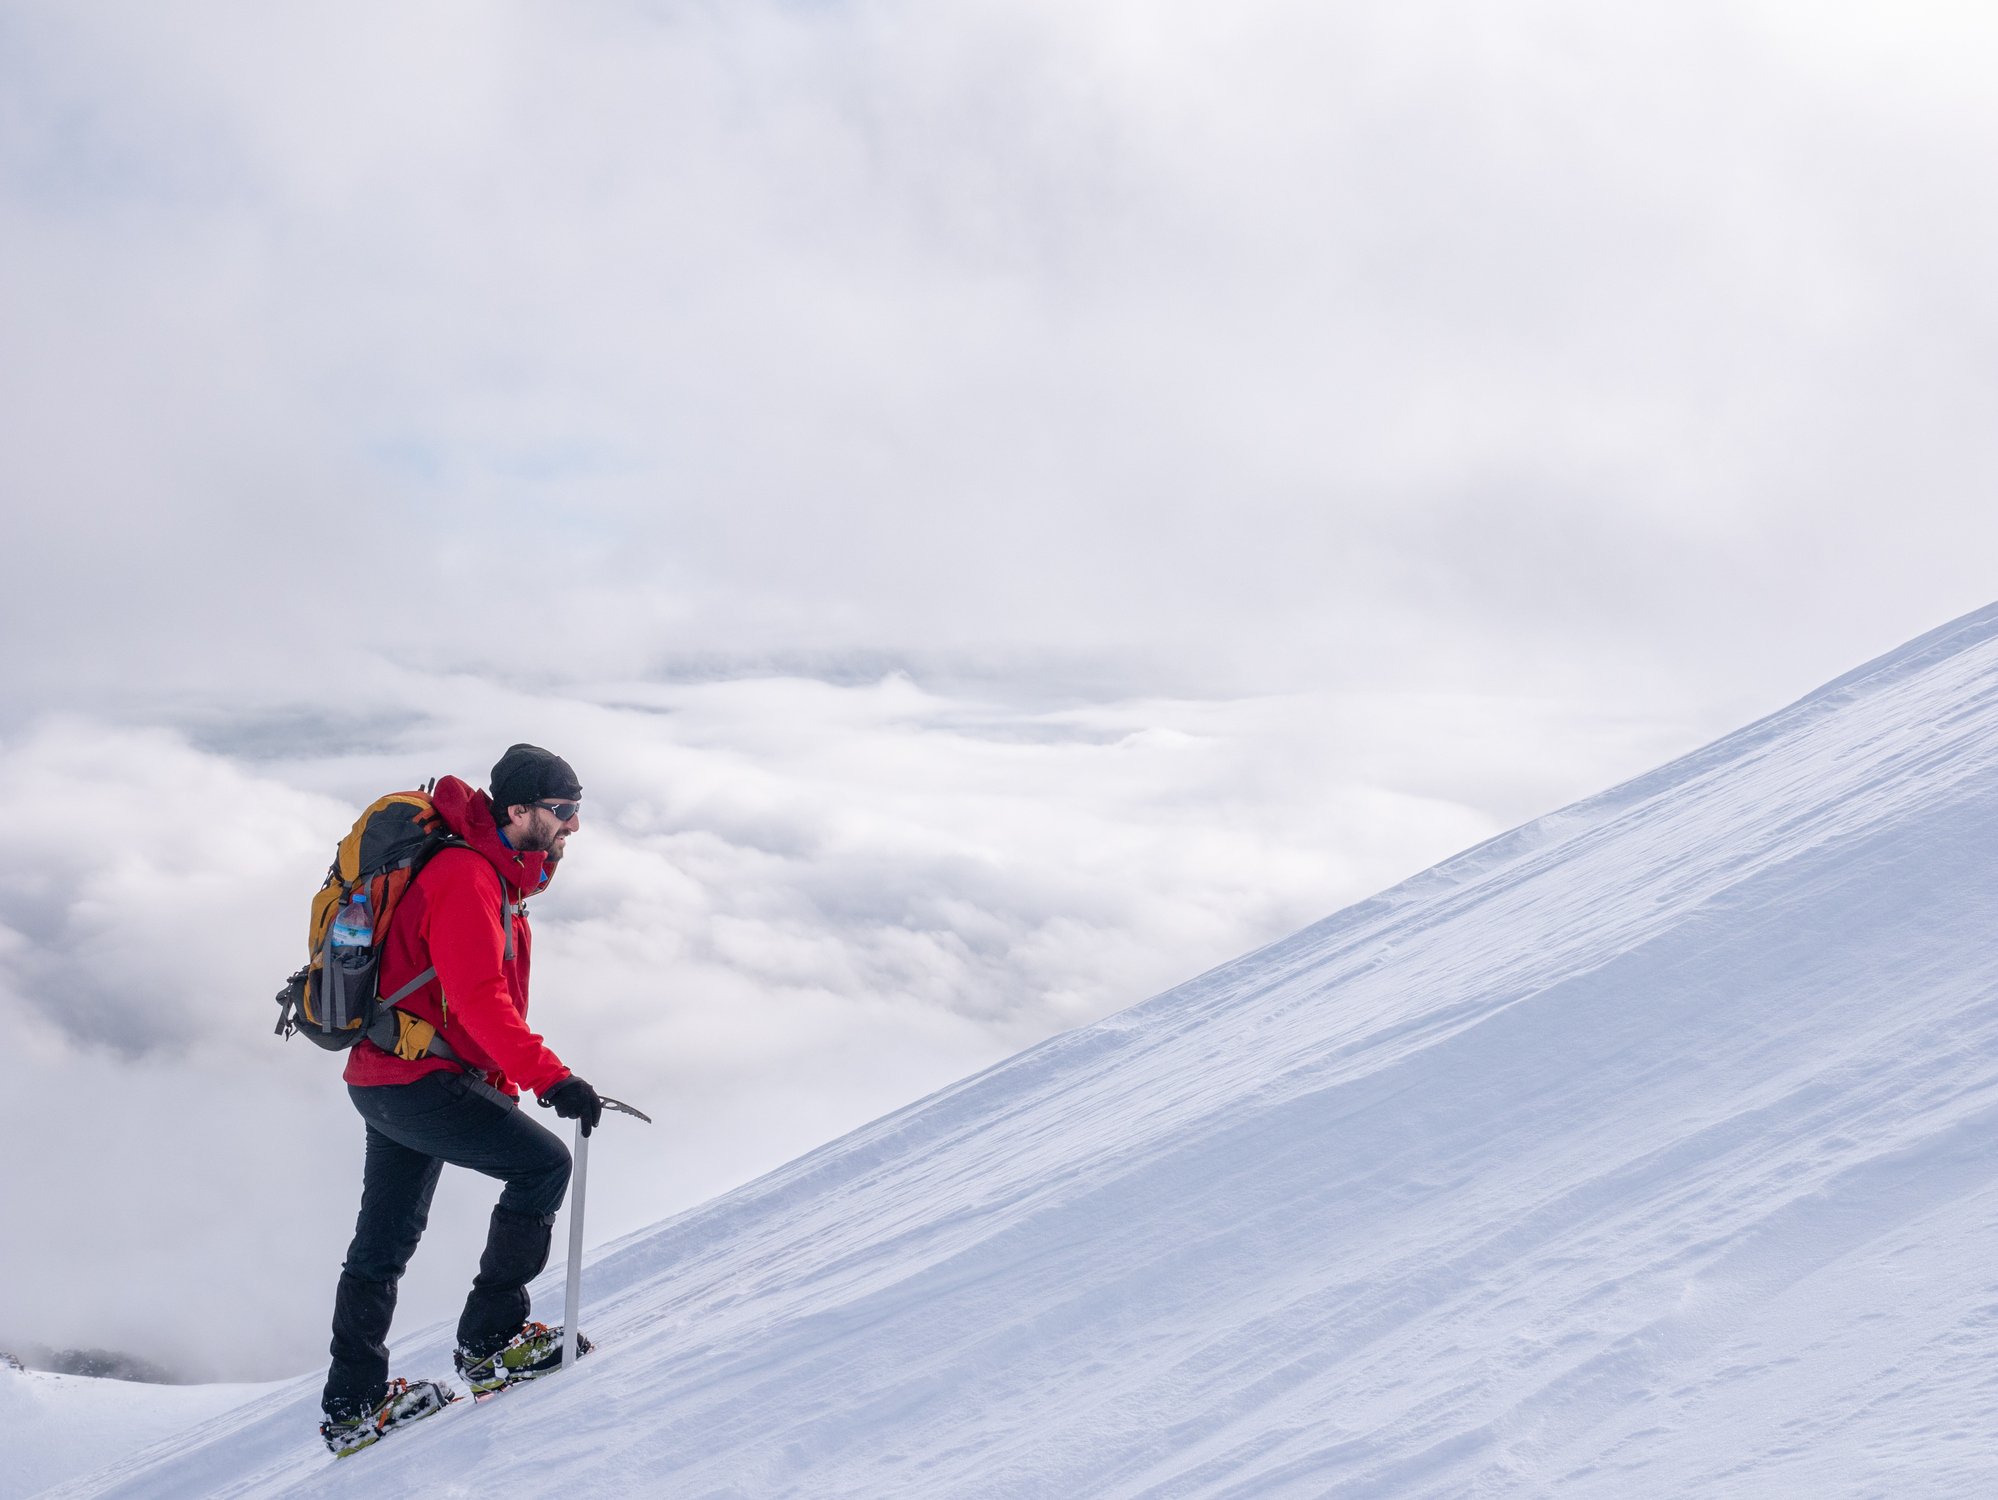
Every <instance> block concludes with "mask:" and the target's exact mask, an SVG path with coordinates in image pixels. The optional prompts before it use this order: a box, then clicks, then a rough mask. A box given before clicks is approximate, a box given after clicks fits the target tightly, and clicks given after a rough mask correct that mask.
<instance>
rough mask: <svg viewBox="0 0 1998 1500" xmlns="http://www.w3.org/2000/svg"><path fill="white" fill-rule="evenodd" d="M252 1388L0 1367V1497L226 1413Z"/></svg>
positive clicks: (4, 1499)
mask: <svg viewBox="0 0 1998 1500" xmlns="http://www.w3.org/2000/svg"><path fill="white" fill-rule="evenodd" d="M265 1389H266V1387H263V1386H257V1385H143V1384H140V1383H139V1382H137V1381H130V1380H95V1379H92V1378H91V1377H89V1376H87V1375H52V1374H49V1373H48V1372H46V1371H43V1370H15V1369H10V1368H9V1367H7V1366H6V1365H4V1364H0V1500H23V1497H25V1496H28V1495H34V1494H38V1493H40V1492H41V1491H42V1490H45V1489H47V1488H48V1487H49V1486H50V1485H52V1484H55V1483H57V1482H58V1481H60V1480H65V1479H68V1478H70V1477H72V1476H73V1475H76V1474H81V1473H86V1472H88V1471H89V1470H91V1469H96V1468H100V1467H102V1466H103V1465H104V1464H106V1463H108V1462H109V1461H110V1460H112V1459H114V1458H122V1457H123V1456H125V1455H126V1454H127V1453H130V1452H134V1451H136V1450H139V1449H142V1448H146V1447H149V1446H150V1445H152V1444H153V1443H156V1442H158V1441H159V1440H160V1439H161V1438H164V1437H166V1436H168V1435H169V1434H172V1433H178V1432H183V1431H185V1430H186V1429H187V1428H189V1427H191V1426H194V1425H197V1424H199V1423H201V1422H204V1421H206V1420H208V1419H209V1418H210V1417H213V1416H214V1415H215V1414H216V1413H218V1412H224V1411H234V1410H235V1409H236V1408H238V1407H240V1406H241V1405H242V1404H243V1403H244V1402H245V1401H247V1400H249V1399H251V1398H252V1397H254V1396H256V1395H258V1394H260V1393H262V1392H263V1391H264V1390H265Z"/></svg>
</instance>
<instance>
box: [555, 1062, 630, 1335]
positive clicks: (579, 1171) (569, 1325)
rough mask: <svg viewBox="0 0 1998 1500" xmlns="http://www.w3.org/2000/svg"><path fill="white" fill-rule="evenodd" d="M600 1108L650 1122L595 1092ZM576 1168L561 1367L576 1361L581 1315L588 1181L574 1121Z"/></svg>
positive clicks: (583, 1145) (584, 1142)
mask: <svg viewBox="0 0 1998 1500" xmlns="http://www.w3.org/2000/svg"><path fill="white" fill-rule="evenodd" d="M597 1098H598V1099H599V1100H601V1101H602V1103H603V1107H604V1108H605V1109H607V1110H616V1111H617V1112H618V1113H619V1114H625V1115H632V1116H634V1117H636V1118H638V1119H640V1120H643V1121H644V1122H645V1123H646V1124H648V1125H650V1124H651V1123H652V1116H650V1115H648V1114H646V1113H645V1111H643V1110H640V1109H633V1108H632V1107H631V1106H630V1105H629V1104H626V1103H625V1102H624V1101H623V1100H622V1099H611V1098H607V1097H606V1096H604V1095H602V1094H599V1095H598V1096H597ZM575 1159H576V1169H575V1171H574V1172H572V1173H571V1174H570V1177H569V1286H568V1290H567V1292H566V1294H565V1295H564V1296H563V1299H562V1368H563V1369H565V1370H566V1369H568V1368H569V1366H571V1365H573V1364H574V1363H575V1362H576V1324H577V1321H578V1320H579V1319H580V1318H581V1317H582V1315H583V1194H584V1192H585V1191H586V1190H587V1188H588V1187H589V1181H590V1138H589V1136H588V1135H586V1134H585V1133H584V1131H583V1122H582V1121H581V1120H578V1121H576V1150H575Z"/></svg>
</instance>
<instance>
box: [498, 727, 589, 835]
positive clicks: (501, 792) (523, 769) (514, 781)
mask: <svg viewBox="0 0 1998 1500" xmlns="http://www.w3.org/2000/svg"><path fill="white" fill-rule="evenodd" d="M486 784H487V786H488V787H489V788H490V790H489V791H488V792H487V794H486V795H487V796H489V797H491V798H492V801H493V821H495V822H497V823H504V822H505V821H506V810H507V809H508V808H509V807H513V806H515V805H517V804H523V803H528V802H539V801H540V800H541V799H542V798H544V797H554V798H556V799H558V800H560V801H564V802H567V801H571V800H573V799H575V798H577V797H580V796H582V795H583V784H582V783H581V782H580V781H578V780H576V773H575V772H574V771H572V770H570V769H569V763H568V762H567V761H566V760H564V759H562V757H561V756H559V755H557V754H556V753H555V752H554V751H552V750H543V749H542V748H541V747H540V746H539V745H509V746H507V751H506V754H504V755H502V756H501V757H500V758H499V759H498V760H497V761H496V762H494V764H493V779H492V780H491V781H489V782H488V783H486Z"/></svg>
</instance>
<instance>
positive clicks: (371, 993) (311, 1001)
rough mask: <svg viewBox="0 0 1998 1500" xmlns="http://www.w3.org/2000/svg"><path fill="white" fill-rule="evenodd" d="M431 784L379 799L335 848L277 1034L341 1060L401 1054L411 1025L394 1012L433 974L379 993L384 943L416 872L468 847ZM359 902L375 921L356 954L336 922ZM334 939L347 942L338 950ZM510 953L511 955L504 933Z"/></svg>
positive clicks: (281, 1003)
mask: <svg viewBox="0 0 1998 1500" xmlns="http://www.w3.org/2000/svg"><path fill="white" fill-rule="evenodd" d="M435 785H436V783H435V782H434V781H433V782H430V783H429V784H427V785H426V786H425V787H423V789H422V790H420V791H413V792H391V793H389V794H388V795H387V796H386V797H381V798H378V799H377V800H376V801H375V802H373V803H372V804H370V805H369V807H368V810H367V811H366V812H364V813H362V814H361V816H360V817H359V818H357V819H356V820H355V822H354V826H353V827H352V828H351V829H350V830H348V833H347V836H346V837H345V838H343V839H342V840H340V847H339V848H338V849H337V850H335V851H334V854H333V863H332V865H331V866H330V867H329V868H328V869H327V871H326V879H325V882H324V883H323V884H322V885H321V886H320V887H319V890H318V891H317V892H316V893H315V894H314V895H313V898H312V919H311V925H310V927H309V929H308V933H307V942H308V945H309V946H308V951H309V953H310V955H311V956H310V957H309V958H308V959H307V960H306V963H305V965H304V967H303V968H301V969H299V970H298V971H297V972H296V973H294V974H293V975H292V976H291V978H289V979H288V980H286V981H285V986H284V988H283V989H281V990H279V991H278V994H277V1003H278V1023H277V1029H276V1033H275V1034H276V1035H278V1036H283V1037H288V1036H290V1035H291V1034H292V1033H293V1032H297V1033H299V1034H301V1035H303V1036H305V1037H306V1038H307V1039H309V1040H310V1041H313V1042H316V1043H317V1044H318V1045H319V1046H321V1047H325V1048H327V1049H328V1050H329V1051H334V1052H344V1051H346V1050H347V1049H348V1048H349V1047H352V1046H353V1045H354V1044H355V1043H356V1042H358V1041H359V1040H360V1039H361V1038H362V1037H364V1036H365V1037H367V1038H369V1040H371V1041H373V1042H374V1043H375V1045H376V1046H378V1047H380V1048H382V1050H383V1051H385V1052H397V1051H399V1050H401V1048H400V1043H401V1039H402V1032H403V1030H404V1029H405V1028H403V1027H402V1026H401V1025H400V1022H401V1021H402V1020H403V1019H414V1018H403V1017H400V1016H399V1015H398V1014H396V1012H395V1007H396V1006H397V1005H399V1004H401V1003H402V1002H403V1001H404V1000H407V999H408V998H409V997H410V996H411V995H413V994H415V993H416V992H417V991H418V990H420V989H422V988H423V986H425V985H426V984H428V983H430V981H431V980H433V979H435V978H436V977H437V971H436V970H435V969H425V970H424V971H423V972H422V973H421V974H419V975H417V976H416V977H415V978H414V979H412V980H410V981H409V983H407V984H405V985H404V986H402V988H401V989H399V990H397V991H396V992H395V993H394V994H393V995H387V996H383V995H380V994H378V993H377V992H376V984H375V981H376V977H377V975H378V974H379V973H380V972H381V955H382V940H383V939H384V938H385V937H386V936H387V935H388V929H389V923H390V922H392V921H393V920H394V919H395V913H396V908H397V907H398V906H400V905H401V904H402V898H403V895H404V893H406V892H407V891H408V890H409V883H410V882H411V881H412V880H414V879H415V878H416V876H417V872H418V871H420V870H421V869H422V868H423V867H424V865H426V864H428V863H429V862H430V859H431V858H432V856H434V855H436V854H437V853H438V852H440V851H441V850H444V849H451V848H459V849H462V848H466V847H469V846H468V845H467V844H466V843H465V841H464V840H463V839H462V838H460V837H459V836H458V835H457V834H455V833H453V832H451V830H450V829H449V828H447V827H446V826H445V824H444V820H443V819H442V818H441V817H439V816H438V814H437V809H436V808H435V807H434V806H433V805H432V804H431V801H430V790H431V788H432V787H434V786H435ZM357 898H359V899H360V900H362V901H364V902H365V905H366V911H365V914H364V919H365V918H371V919H372V921H371V923H370V929H369V932H368V935H367V939H366V945H365V946H357V945H355V944H354V943H353V942H352V941H351V940H352V939H353V938H354V937H355V936H356V933H355V931H354V929H353V928H352V926H351V923H350V924H348V925H346V926H343V925H342V922H341V919H342V917H343V916H348V915H349V914H350V909H353V910H358V908H355V907H354V903H355V901H356V899H357ZM336 937H337V938H341V939H345V940H348V941H345V942H342V943H339V944H336V942H335V939H336ZM507 946H508V948H509V949H511V948H512V946H513V944H512V932H511V929H510V928H509V931H508V942H507ZM418 1024H419V1025H420V1026H421V1027H422V1030H423V1031H424V1032H425V1033H428V1032H429V1031H430V1030H431V1028H430V1027H429V1025H428V1024H427V1023H418ZM429 1039H430V1038H429V1037H428V1036H425V1037H424V1038H423V1040H425V1041H428V1040H429Z"/></svg>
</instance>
